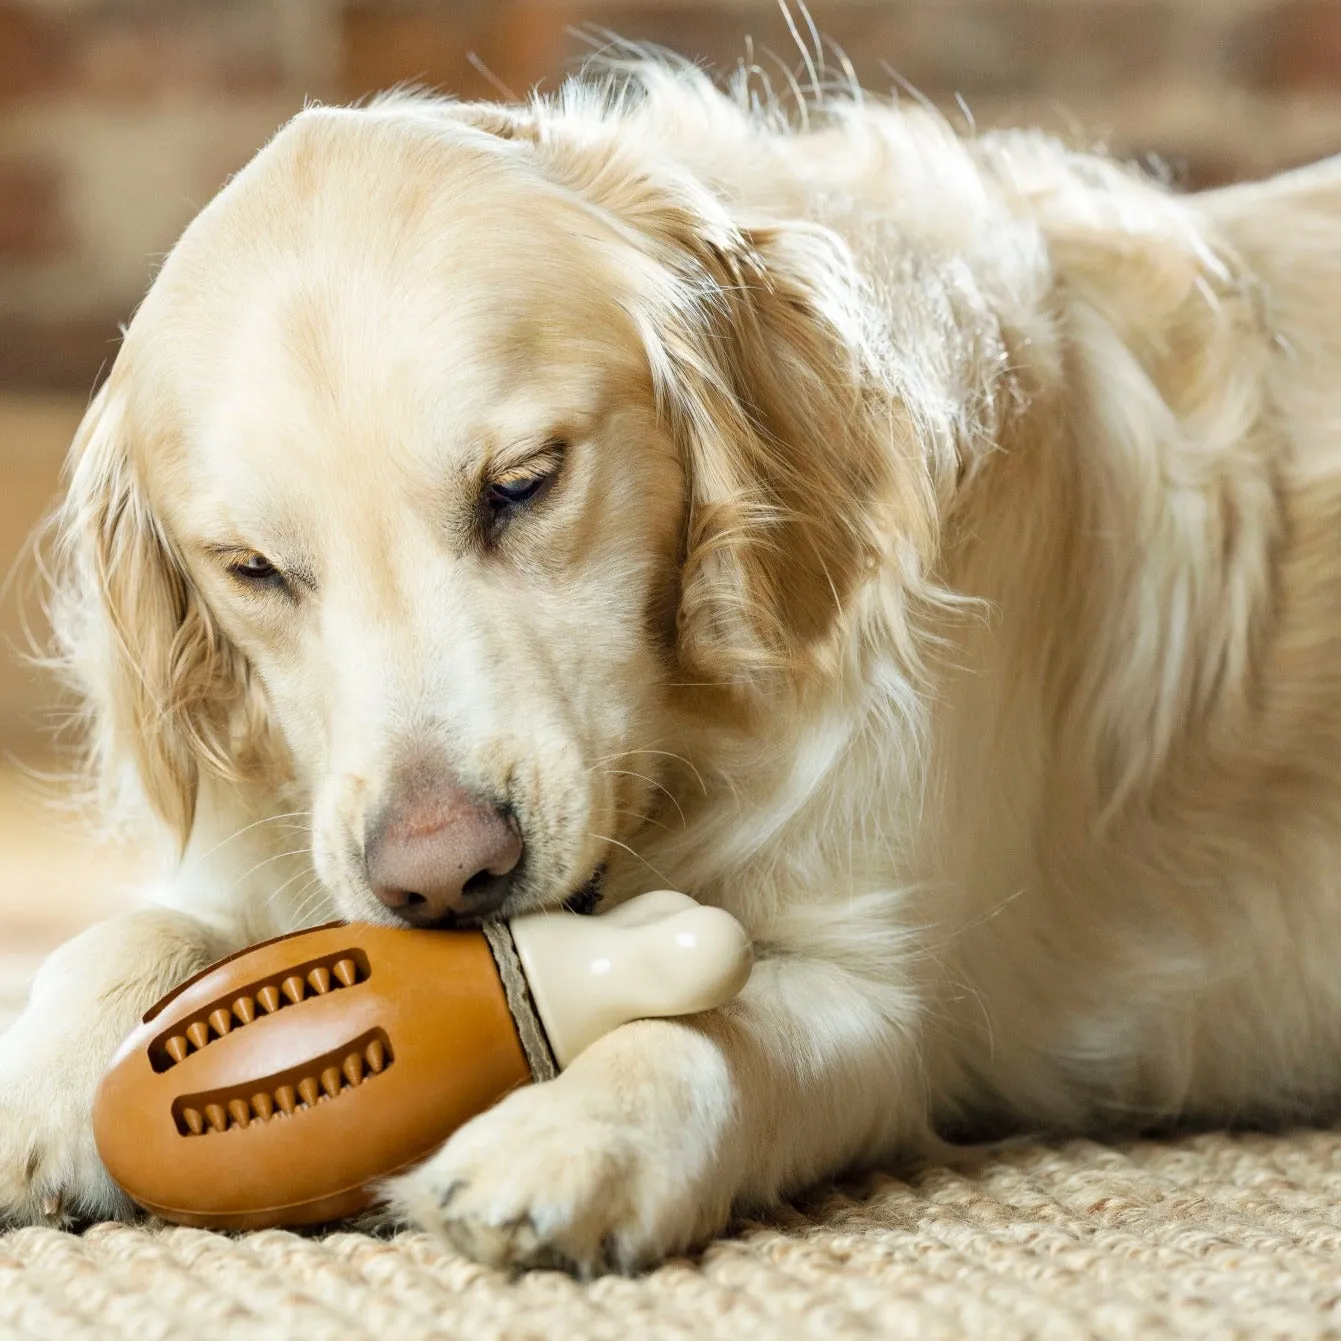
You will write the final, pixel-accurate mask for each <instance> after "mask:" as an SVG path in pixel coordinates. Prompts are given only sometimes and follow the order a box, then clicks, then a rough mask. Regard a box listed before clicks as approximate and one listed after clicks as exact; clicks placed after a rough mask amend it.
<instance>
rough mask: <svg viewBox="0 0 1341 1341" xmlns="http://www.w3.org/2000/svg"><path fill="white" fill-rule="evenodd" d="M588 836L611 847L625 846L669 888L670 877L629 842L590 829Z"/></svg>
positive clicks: (636, 859) (630, 854)
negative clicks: (635, 849)
mask: <svg viewBox="0 0 1341 1341" xmlns="http://www.w3.org/2000/svg"><path fill="white" fill-rule="evenodd" d="M587 837H588V838H594V839H595V840H596V841H597V842H598V843H609V844H610V845H611V847H618V848H623V850H624V851H625V852H627V853H628V854H629V856H630V857H632V858H633V859H634V860H635V861H640V862H642V864H643V865H644V866H646V867H647V869H648V870H649V871H651V872H652V874H653V875H654V876H656V878H657V879H658V880H660V881H661V882H662V884H663V885H666V886H667V887H668V888H669V887H670V885H671V881H670V879H669V877H667V876H666V875H665V874H664V873H663V872H661V871H659V870H657V868H656V867H655V866H653V865H652V863H651V862H650V861H648V860H647V858H646V857H644V856H643V855H642V854H641V853H639V852H635V851H634V850H633V849H632V848H631V847H630V846H629V845H628V844H627V843H622V842H620V840H619V839H618V838H611V837H610V836H609V835H608V834H603V833H593V832H590V831H588V833H587Z"/></svg>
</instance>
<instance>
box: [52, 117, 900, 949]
mask: <svg viewBox="0 0 1341 1341" xmlns="http://www.w3.org/2000/svg"><path fill="white" fill-rule="evenodd" d="M647 134H648V127H647V126H646V124H644V125H643V126H642V128H641V131H639V130H638V128H637V127H633V128H631V127H630V126H629V125H624V126H622V127H621V126H620V125H619V124H617V122H612V120H611V118H610V117H609V116H608V115H604V114H598V113H597V112H596V111H592V112H591V113H590V114H584V113H583V112H582V110H581V109H580V108H573V107H569V108H568V109H566V110H565V109H561V108H560V109H553V108H552V109H550V110H549V111H548V112H546V111H545V110H544V109H541V108H537V109H533V110H531V111H517V112H512V111H505V110H503V109H496V108H489V107H469V106H453V105H447V104H440V103H433V102H417V101H414V100H398V101H392V102H389V103H386V104H382V105H377V106H373V107H371V108H368V109H365V110H360V111H335V110H315V111H310V112H307V113H305V114H303V115H302V116H301V117H299V118H298V119H297V120H296V121H295V122H294V123H292V124H291V125H290V126H289V127H288V128H286V129H285V130H284V131H282V132H281V133H280V135H279V136H278V137H277V138H276V139H275V140H274V141H273V142H272V143H271V144H270V145H269V147H267V148H266V149H265V150H264V151H263V152H262V153H261V154H260V155H259V156H258V158H257V159H256V160H254V161H253V163H252V164H251V165H250V166H249V167H248V168H247V169H246V170H245V171H243V172H242V173H241V174H240V175H239V176H238V177H237V178H236V179H234V181H233V182H232V183H231V184H230V185H229V186H228V187H227V188H226V189H225V190H224V191H223V192H222V193H221V195H220V196H219V197H218V198H216V200H215V201H214V202H213V203H212V204H211V205H209V206H208V207H207V208H206V209H205V211H204V212H203V213H202V214H201V215H200V217H199V218H198V219H197V220H196V222H195V223H194V224H193V225H192V226H191V227H190V228H189V229H188V230H187V232H186V234H185V235H184V236H183V238H182V240H181V241H180V243H179V244H178V246H177V248H176V249H175V250H174V252H173V253H172V255H171V256H170V257H169V258H168V260H167V262H166V264H165V265H164V267H163V269H162V272H161V274H160V275H159V277H158V279H157V280H156V282H155V284H154V286H153V288H152V289H151V291H150V293H149V295H148V297H147V298H146V300H145V302H144V304H143V306H142V308H141V310H140V311H139V313H138V314H137V315H136V317H135V320H134V322H133V323H132V325H131V328H130V330H129V331H128V334H127V337H126V340H125V343H124V347H123V349H122V352H121V354H120V357H119V358H118V360H117V363H116V366H115V367H114V369H113V370H112V373H111V375H110V378H109V380H108V383H107V385H106V386H105V387H104V388H103V390H102V391H101V392H100V393H99V395H98V397H97V399H96V401H95V402H94V404H93V406H92V407H91V409H90V411H89V413H88V416H87V418H86V420H85V423H84V424H83V426H82V428H81V430H80V434H79V438H78V440H77V442H76V449H75V454H74V458H73V466H72V479H71V488H70V492H69V497H68V499H67V502H66V504H65V506H64V510H63V513H62V517H61V524H62V527H63V534H64V545H65V555H66V560H67V564H66V575H65V579H64V584H63V587H62V589H61V591H60V593H59V599H58V601H57V604H56V611H55V613H56V617H57V624H58V629H59V631H60V634H61V637H62V640H63V643H64V647H65V652H66V655H67V657H68V659H69V661H70V663H71V664H72V666H73V668H74V671H75V673H76V675H77V677H78V679H79V682H80V684H81V686H82V689H83V691H84V693H85V694H86V695H87V696H88V698H89V700H90V715H91V719H92V721H93V723H94V727H93V741H94V746H95V754H96V756H97V760H98V764H99V767H100V768H101V769H102V770H103V772H104V774H105V775H106V777H107V778H109V779H111V780H112V781H113V782H114V783H115V781H116V779H118V778H121V777H123V776H125V775H127V774H129V775H130V776H132V777H133V779H134V781H135V784H136V786H137V787H138V789H139V790H140V791H142V793H143V794H144V796H146V797H147V799H148V801H149V802H150V803H151V805H152V807H153V808H154V809H155V810H156V811H157V813H158V814H159V815H160V816H161V817H162V819H163V820H164V821H165V822H166V823H167V824H168V825H169V826H171V827H172V828H173V829H174V830H175V831H176V832H177V833H178V835H179V836H180V837H182V838H183V840H184V839H185V836H186V835H187V833H188V832H189V830H190V827H191V824H192V820H193V812H194V808H195V798H196V793H197V787H198V783H199V780H200V778H201V776H202V773H203V772H205V771H212V772H216V773H222V774H225V775H229V776H232V777H234V778H235V779H238V780H239V781H240V782H241V783H242V784H243V785H255V786H261V787H269V786H276V787H278V786H280V785H281V784H283V785H287V786H290V787H293V788H297V789H298V790H299V791H300V792H301V794H302V795H303V796H304V797H305V798H306V801H307V805H308V806H309V807H310V810H311V813H312V817H313V820H312V828H313V841H314V855H315V860H316V866H317V870H318V872H319V874H320V875H321V876H322V878H323V880H324V881H325V883H326V884H327V885H328V887H329V888H330V890H331V892H332V893H333V895H334V897H335V898H336V901H337V903H338V905H339V906H340V908H341V909H342V911H343V912H344V913H346V914H347V915H348V916H350V917H357V918H361V919H364V920H387V919H390V918H402V919H405V920H409V921H413V922H416V923H420V924H425V923H427V924H435V923H438V922H442V921H448V920H451V919H452V918H454V917H468V918H469V917H477V916H483V915H487V914H490V913H493V912H495V911H498V910H502V911H503V912H505V913H507V914H512V913H515V912H517V911H520V910H523V909H527V908H535V907H541V906H552V905H555V904H557V903H559V902H561V901H563V900H565V899H566V898H569V897H571V896H572V895H574V894H575V893H577V892H578V891H580V890H582V889H583V887H584V886H586V885H587V884H588V882H590V881H591V880H592V878H593V875H594V873H596V872H597V871H598V870H599V869H600V868H601V866H602V864H603V863H604V862H605V861H606V860H607V857H608V855H609V854H610V853H612V852H617V851H621V850H623V847H624V845H626V844H628V843H629V842H630V839H631V838H632V837H633V836H634V835H635V834H636V831H637V829H638V827H639V826H640V825H641V824H642V823H644V822H645V821H646V819H647V817H648V816H649V814H650V812H651V811H652V810H653V809H654V808H655V805H656V803H657V800H658V798H659V797H660V796H661V795H662V789H663V788H664V787H665V786H666V782H665V777H666V774H665V773H664V770H663V769H662V767H661V766H660V765H661V763H662V762H663V761H664V760H665V759H667V758H669V757H670V756H672V755H675V754H677V753H680V752H681V750H682V748H683V738H682V733H681V726H682V725H683V723H684V722H685V721H693V720H705V719H706V718H709V717H710V718H711V719H712V720H713V721H714V722H716V723H718V724H720V725H723V729H725V726H724V724H729V723H735V724H737V725H739V724H741V723H744V722H746V721H748V720H751V715H752V714H757V713H759V712H761V711H766V710H767V708H766V705H767V703H768V702H769V700H770V696H773V695H776V694H777V693H780V692H787V693H793V692H796V691H797V687H798V686H799V685H801V684H802V683H803V682H804V681H805V680H806V678H807V676H810V675H812V674H816V673H820V672H821V671H822V668H823V665H824V663H825V659H826V657H828V656H829V655H830V654H831V649H832V645H833V641H834V630H835V628H836V626H837V624H838V622H839V621H840V620H841V619H842V617H843V613H844V610H845V607H846V605H847V603H848V601H849V598H850V596H851V593H852V592H853V591H854V589H855V588H856V587H857V585H858V584H859V583H860V582H861V581H863V580H864V579H865V577H866V576H868V575H869V573H870V572H871V571H872V570H873V569H874V568H875V567H876V565H877V562H878V560H879V558H880V554H881V550H882V548H884V547H885V546H887V545H888V544H890V543H893V541H892V538H891V531H890V527H891V526H892V525H893V522H892V521H891V519H890V517H889V515H888V511H887V509H886V507H885V503H886V501H887V500H890V499H892V498H895V497H896V496H897V495H898V493H899V486H900V482H898V481H892V480H891V478H890V472H891V470H894V469H897V464H896V459H897V453H890V452H889V451H888V450H883V449H882V448H881V444H880V443H879V442H878V441H876V440H875V438H874V436H873V435H872V434H871V433H870V430H869V427H868V425H869V423H870V421H871V419H872V418H873V416H872V415H871V413H870V407H869V406H868V405H867V404H865V403H864V398H865V397H867V396H868V394H869V372H870V370H869V369H868V368H865V367H864V366H863V358H864V352H863V351H864V346H863V337H862V331H861V329H860V324H859V321H858V319H857V317H856V316H855V315H854V311H855V302H856V300H855V292H856V284H857V281H856V279H855V277H854V276H853V274H852V269H851V264H850V258H849V257H848V256H847V254H846V253H845V251H844V250H843V248H842V247H841V245H839V244H838V243H837V242H836V241H835V240H834V239H833V238H832V237H831V236H830V235H828V234H827V233H825V232H824V231H823V230H819V229H813V228H807V227H803V226H797V225H791V226H784V225H779V224H768V225H760V226H756V227H748V226H743V225H742V224H741V223H740V222H739V221H737V220H734V219H733V218H732V217H731V216H730V214H729V213H728V211H727V210H726V209H725V208H724V207H723V205H722V203H721V202H720V201H719V199H718V198H717V197H716V196H714V195H713V194H712V193H711V192H710V191H709V190H707V189H706V188H705V187H704V186H703V185H701V184H700V183H699V182H698V181H696V180H695V179H693V178H692V177H691V176H690V175H688V174H687V173H684V172H683V171H681V170H679V169H678V168H675V167H673V166H672V165H670V164H669V163H668V162H663V161H660V160H658V159H657V158H656V156H655V155H651V154H649V153H645V152H644V149H645V141H646V137H647ZM874 417H875V418H879V416H874ZM884 423H885V427H886V428H888V421H887V419H886V420H885V421H884ZM903 484H904V485H906V481H904V482H903ZM906 502H907V500H906V498H905V499H904V503H905V504H906ZM900 511H901V513H902V515H903V517H905V518H907V517H909V516H913V517H915V516H917V515H919V512H918V509H917V508H909V507H907V506H905V507H903V508H901V509H900ZM909 540H910V537H909V536H908V535H907V533H906V528H905V533H904V534H903V535H902V536H901V537H900V543H907V542H908V541H909ZM911 540H912V541H913V542H914V543H915V542H916V537H911Z"/></svg>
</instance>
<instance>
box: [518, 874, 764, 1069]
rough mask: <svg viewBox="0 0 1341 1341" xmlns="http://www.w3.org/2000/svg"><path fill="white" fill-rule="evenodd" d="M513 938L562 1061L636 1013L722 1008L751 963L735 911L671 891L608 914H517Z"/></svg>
mask: <svg viewBox="0 0 1341 1341" xmlns="http://www.w3.org/2000/svg"><path fill="white" fill-rule="evenodd" d="M512 935H513V939H514V941H515V943H516V946H517V951H518V954H519V955H520V956H521V959H522V963H523V965H524V966H525V969H526V976H527V979H528V981H529V983H530V987H531V995H532V997H533V998H534V1000H535V1003H536V1007H537V1010H538V1011H539V1014H540V1017H541V1019H542V1020H543V1022H544V1025H545V1031H546V1033H547V1034H548V1035H549V1041H550V1046H551V1048H552V1049H553V1051H554V1056H555V1060H556V1061H557V1062H558V1064H559V1065H560V1066H561V1067H562V1066H567V1065H568V1063H569V1062H571V1061H572V1059H573V1058H574V1057H576V1056H577V1054H578V1053H579V1052H581V1051H582V1049H583V1048H585V1047H587V1046H589V1045H590V1044H591V1043H594V1042H595V1041H596V1039H598V1038H600V1037H601V1035H603V1034H608V1033H609V1032H610V1031H611V1030H613V1029H617V1028H618V1027H619V1026H620V1025H621V1024H627V1023H629V1021H631V1020H639V1019H648V1018H664V1017H666V1016H674V1015H692V1014H695V1013H697V1012H698V1011H703V1010H712V1009H714V1008H715V1007H717V1006H722V1005H725V1004H726V1002H728V1001H730V1000H731V999H732V997H734V996H735V995H736V994H737V993H738V992H739V991H740V990H741V988H743V987H744V986H745V983H746V982H747V981H748V980H749V976H750V970H751V967H752V966H753V952H752V950H751V947H750V942H749V938H748V937H747V936H746V935H745V930H744V928H743V927H742V926H741V925H740V923H739V922H737V921H736V919H735V918H734V917H732V916H731V914H730V913H727V912H724V911H723V910H722V909H720V908H705V907H702V906H700V905H699V904H696V903H695V902H694V901H693V900H692V899H690V898H687V897H686V896H685V895H682V894H681V895H675V894H672V893H671V892H670V891H666V890H658V891H656V892H655V893H652V894H645V895H643V896H641V898H639V899H632V900H630V901H629V903H627V904H624V905H622V906H621V907H620V908H618V909H616V910H615V911H614V912H613V913H610V914H608V915H607V916H604V917H591V918H575V917H565V916H553V915H548V914H537V915H535V916H532V917H519V918H517V919H516V920H515V921H514V922H513V923H512Z"/></svg>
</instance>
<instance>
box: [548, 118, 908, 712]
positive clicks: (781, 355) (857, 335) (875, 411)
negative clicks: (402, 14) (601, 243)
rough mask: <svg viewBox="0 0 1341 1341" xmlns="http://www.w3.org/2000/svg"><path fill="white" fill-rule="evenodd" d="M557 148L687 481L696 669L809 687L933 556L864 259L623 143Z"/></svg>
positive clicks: (687, 649)
mask: <svg viewBox="0 0 1341 1341" xmlns="http://www.w3.org/2000/svg"><path fill="white" fill-rule="evenodd" d="M542 143H544V145H545V146H546V148H547V149H548V151H549V153H550V155H551V156H552V157H553V159H554V160H555V162H556V164H557V167H556V170H557V171H558V173H559V174H560V176H561V179H562V180H564V181H565V182H566V184H567V185H569V186H570V187H571V188H572V189H574V190H576V191H578V192H580V193H581V194H582V196H583V197H584V198H585V199H586V200H587V201H589V202H591V203H593V204H595V205H597V206H598V207H599V208H600V209H601V210H602V211H604V212H606V213H607V214H608V215H609V216H610V217H611V218H613V219H614V220H615V221H617V225H618V228H619V231H620V233H621V234H622V236H623V238H624V240H625V241H626V242H627V243H628V244H629V248H630V249H629V252H628V254H627V255H625V256H623V257H621V258H620V261H619V265H620V268H621V269H622V270H625V271H626V272H627V273H628V274H629V276H630V277H631V278H632V280H633V284H634V291H633V294H632V298H631V301H630V304H629V306H630V309H631V311H632V314H633V316H634V319H635V320H636V321H637V323H638V325H639V327H640V329H641V332H642V337H643V341H644V344H645V346H646V350H647V355H648V359H649V363H650V366H651V370H652V376H653V381H654V384H655V387H656V391H657V395H658V398H659V400H660V403H661V406H662V408H663V412H664V414H665V415H666V418H667V420H668V422H669V424H670V425H671V427H672V429H673V431H674V434H675V436H676V438H677V440H678V441H679V443H680V445H681V452H682V457H683V460H684V462H685V465H686V471H687V477H688V482H689V495H690V505H689V512H688V516H687V520H686V531H685V536H684V562H683V580H682V589H681V595H680V606H679V634H680V638H679V641H680V647H681V654H682V657H683V659H684V660H685V662H686V663H687V665H688V667H690V668H691V669H692V670H693V671H694V672H696V673H697V674H698V676H699V677H700V678H706V679H708V680H710V681H713V682H728V683H731V684H734V685H737V686H740V687H744V688H764V687H767V686H769V685H775V684H777V683H778V682H779V681H780V680H785V681H786V682H788V683H792V684H796V683H800V682H803V681H804V680H806V679H807V678H809V677H810V676H812V675H813V674H815V673H817V672H822V671H823V670H824V669H825V667H826V666H827V665H828V663H829V661H830V655H829V654H830V653H831V651H832V649H833V648H834V647H835V646H836V644H837V639H836V638H835V636H834V635H835V634H836V633H837V632H838V631H839V630H840V629H841V628H842V626H843V622H844V620H845V618H846V616H847V615H848V613H849V611H850V610H851V607H852V597H853V594H854V592H855V590H856V589H857V587H858V586H859V584H860V583H861V582H862V581H863V580H864V579H865V578H867V577H869V576H870V575H871V574H873V573H874V572H875V571H876V569H877V567H878V566H879V563H880V561H881V559H882V558H883V557H884V556H886V555H887V554H888V553H889V552H890V551H891V550H892V548H893V547H894V546H895V545H896V544H898V543H901V542H908V543H911V544H913V545H915V546H922V547H923V548H924V549H925V548H926V546H925V545H924V542H927V541H929V536H922V535H919V534H918V532H919V531H921V530H926V528H927V526H928V522H927V518H928V517H929V516H930V515H931V511H932V510H931V508H930V507H928V506H927V505H926V504H927V502H928V501H929V500H921V505H920V506H910V504H913V503H914V500H915V498H917V496H918V490H919V489H920V488H922V487H924V484H922V483H919V479H918V472H917V468H916V466H915V465H914V464H913V462H912V458H913V456H914V455H915V454H914V453H913V452H912V451H908V452H906V453H904V454H903V459H902V460H901V459H900V454H899V453H898V452H897V450H896V443H897V441H898V440H899V438H900V437H902V438H903V440H904V441H905V442H907V443H908V444H909V445H910V446H911V444H912V443H913V441H914V435H913V433H912V431H911V428H910V426H909V424H908V415H907V412H906V410H905V409H904V408H903V405H902V403H901V402H900V400H899V399H898V397H897V396H896V394H895V393H894V391H893V389H892V385H891V380H890V377H889V373H888V370H887V369H885V368H883V367H881V366H880V355H879V354H878V353H877V352H876V351H877V349H878V342H877V341H875V340H873V339H872V338H871V332H870V331H869V330H868V329H867V328H866V325H865V323H866V321H867V320H868V318H867V316H866V314H867V313H868V312H869V311H871V310H872V306H871V304H869V303H868V302H866V301H865V300H864V295H863V293H862V291H861V284H862V281H861V279H860V276H859V275H858V273H857V270H856V267H855V265H854V263H853V260H852V256H851V253H850V251H849V249H848V248H847V246H846V245H845V244H844V243H843V242H842V241H841V240H840V239H839V238H838V237H837V236H836V235H835V234H833V233H832V232H831V231H829V230H827V229H825V228H823V227H819V226H816V225H811V224H805V223H777V222H760V223H755V224H749V223H741V222H738V221H736V220H734V219H733V218H731V217H730V215H729V213H728V211H727V209H726V207H725V206H724V204H723V203H722V202H721V201H720V200H719V199H718V198H717V197H716V196H715V195H714V194H712V193H711V192H710V191H709V190H708V189H707V188H706V187H705V186H703V185H702V184H701V183H699V182H698V181H697V180H696V179H693V178H692V177H690V176H689V175H688V174H685V173H680V172H677V171H676V170H675V169H673V168H671V167H669V166H666V165H662V166H660V167H658V168H655V169H650V170H649V169H641V170H640V169H639V168H638V167H637V165H636V164H634V163H631V162H630V161H629V158H630V156H629V155H627V154H626V153H625V151H624V150H623V149H622V147H621V146H620V145H619V144H618V143H617V142H611V143H607V144H606V145H605V146H604V147H601V146H600V145H599V144H598V143H594V142H592V141H591V140H587V141H585V142H582V143H577V144H569V145H565V144H564V143H563V141H562V139H561V137H558V136H556V137H554V140H553V141H549V140H545V141H542ZM900 476H903V478H900Z"/></svg>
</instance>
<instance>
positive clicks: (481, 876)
mask: <svg viewBox="0 0 1341 1341" xmlns="http://www.w3.org/2000/svg"><path fill="white" fill-rule="evenodd" d="M493 878H494V877H493V876H492V875H491V874H490V873H489V872H488V871H476V872H475V874H474V875H472V876H471V877H470V879H469V880H467V881H466V883H465V884H464V885H462V886H461V893H462V894H464V895H465V896H466V898H468V899H473V898H475V897H476V896H477V895H479V894H483V893H484V891H485V889H487V888H488V885H489V882H490V881H491V880H493Z"/></svg>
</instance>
